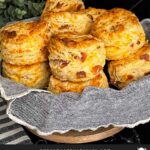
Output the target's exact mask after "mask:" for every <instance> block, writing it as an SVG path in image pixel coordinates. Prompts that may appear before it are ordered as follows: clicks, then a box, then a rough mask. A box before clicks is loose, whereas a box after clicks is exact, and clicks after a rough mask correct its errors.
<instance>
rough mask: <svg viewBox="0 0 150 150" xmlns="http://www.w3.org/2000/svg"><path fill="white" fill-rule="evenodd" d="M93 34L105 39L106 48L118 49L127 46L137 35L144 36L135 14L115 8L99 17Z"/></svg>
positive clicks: (93, 28)
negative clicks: (115, 47) (112, 46)
mask: <svg viewBox="0 0 150 150" xmlns="http://www.w3.org/2000/svg"><path fill="white" fill-rule="evenodd" d="M92 34H93V35H96V37H98V38H100V39H103V41H105V45H106V46H111V45H116V46H117V47H120V46H124V45H126V44H127V43H128V41H131V40H130V38H131V37H132V38H133V37H135V39H136V38H137V35H139V36H144V33H143V29H142V27H141V25H140V23H139V20H138V18H137V17H136V16H135V14H134V13H132V12H131V11H128V10H125V9H122V8H113V9H111V10H109V11H108V12H107V13H106V14H105V15H102V16H100V17H98V18H97V20H96V21H95V23H94V25H93V27H92Z"/></svg>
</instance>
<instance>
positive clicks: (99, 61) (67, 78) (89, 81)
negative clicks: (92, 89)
mask: <svg viewBox="0 0 150 150" xmlns="http://www.w3.org/2000/svg"><path fill="white" fill-rule="evenodd" d="M48 50H49V52H50V55H49V62H50V68H51V72H52V76H51V78H50V83H49V90H50V91H53V92H55V93H60V92H68V91H71V92H82V91H83V89H84V88H85V87H86V86H96V87H101V88H106V87H108V82H107V78H106V76H105V74H104V72H103V67H104V65H105V60H106V52H105V48H104V44H103V43H102V42H101V41H100V40H98V39H97V38H95V37H93V36H92V35H78V34H74V33H62V34H57V35H53V36H52V37H51V40H50V45H49V47H48Z"/></svg>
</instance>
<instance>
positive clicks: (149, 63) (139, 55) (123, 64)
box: [108, 44, 150, 89]
mask: <svg viewBox="0 0 150 150" xmlns="http://www.w3.org/2000/svg"><path fill="white" fill-rule="evenodd" d="M108 72H109V75H110V79H111V84H113V85H115V86H116V87H118V88H119V89H122V88H123V87H125V86H127V85H128V84H129V83H130V82H132V81H135V80H138V79H140V78H141V77H143V76H145V75H148V74H150V44H149V45H144V46H143V47H142V48H141V49H140V50H139V51H138V52H136V53H135V54H133V55H131V56H129V57H128V58H125V59H122V60H117V61H111V62H110V63H109V65H108Z"/></svg>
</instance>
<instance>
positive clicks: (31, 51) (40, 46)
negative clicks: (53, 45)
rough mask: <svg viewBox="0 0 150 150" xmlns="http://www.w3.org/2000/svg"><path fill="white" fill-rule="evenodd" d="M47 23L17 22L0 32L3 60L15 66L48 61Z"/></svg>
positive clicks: (0, 47)
mask: <svg viewBox="0 0 150 150" xmlns="http://www.w3.org/2000/svg"><path fill="white" fill-rule="evenodd" d="M46 30H47V23H46V22H44V21H43V22H42V21H41V22H39V21H30V22H23V21H20V22H16V23H13V24H9V25H6V26H4V27H3V28H2V29H1V30H0V49H1V55H2V59H3V60H4V61H5V62H7V63H10V64H14V65H31V64H34V63H39V62H44V61H47V60H48V57H47V55H48V51H47V48H46V42H47V41H46V40H47V38H46V34H45V31H46Z"/></svg>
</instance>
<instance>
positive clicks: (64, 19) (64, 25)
mask: <svg viewBox="0 0 150 150" xmlns="http://www.w3.org/2000/svg"><path fill="white" fill-rule="evenodd" d="M41 20H44V21H46V22H47V24H48V28H49V29H48V34H49V36H50V35H53V34H57V33H64V32H76V33H78V34H87V33H89V32H90V30H91V26H92V18H91V16H90V15H88V14H86V13H84V12H57V13H54V12H50V13H49V12H48V13H46V14H45V15H44V16H43V17H41Z"/></svg>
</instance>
